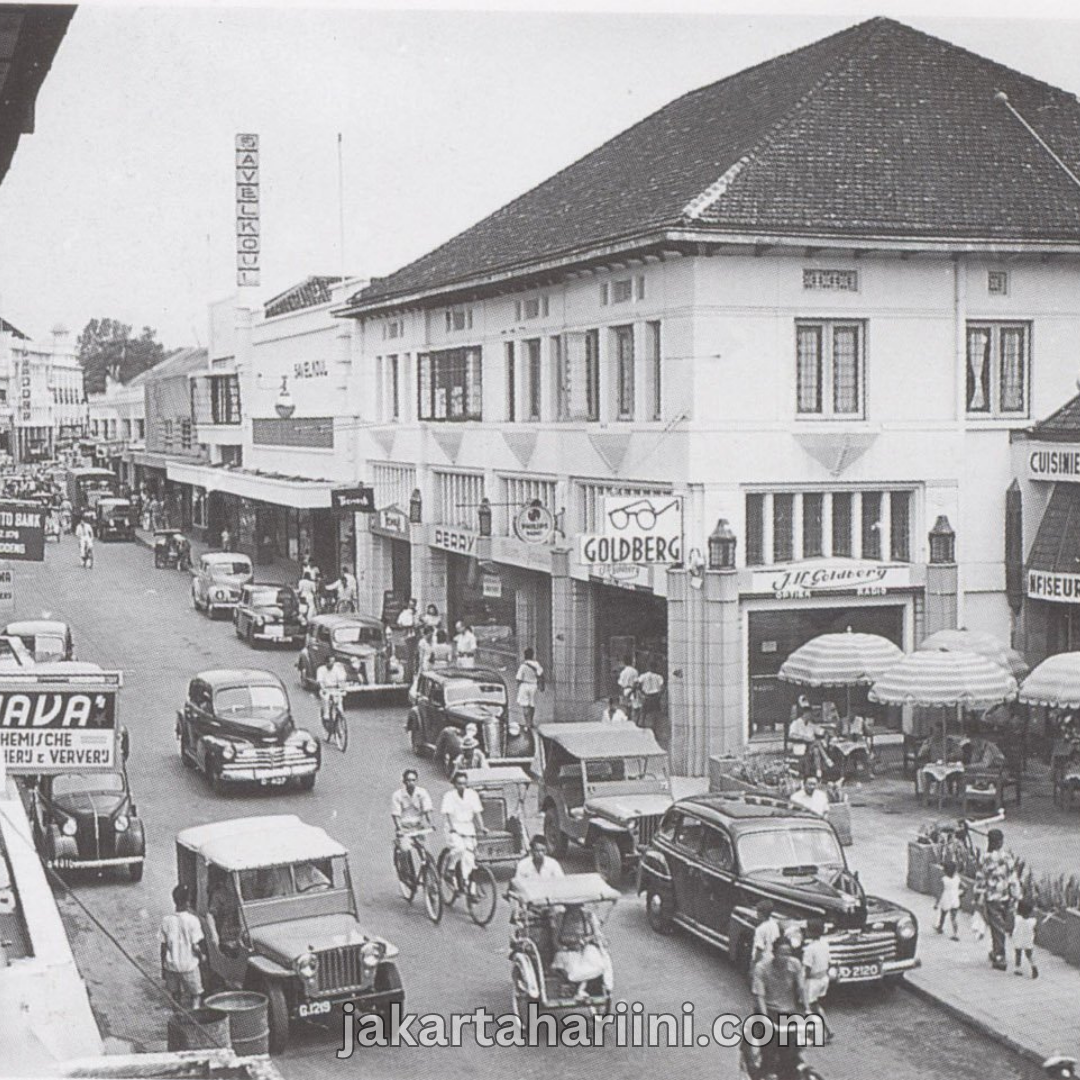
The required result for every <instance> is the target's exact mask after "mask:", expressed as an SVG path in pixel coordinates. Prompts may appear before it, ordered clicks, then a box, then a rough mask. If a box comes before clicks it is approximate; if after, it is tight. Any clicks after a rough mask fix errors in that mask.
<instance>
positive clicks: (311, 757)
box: [176, 669, 322, 792]
mask: <svg viewBox="0 0 1080 1080" xmlns="http://www.w3.org/2000/svg"><path fill="white" fill-rule="evenodd" d="M176 738H177V740H178V742H179V744H180V745H179V749H180V760H181V761H182V762H183V763H184V764H185V765H187V766H188V767H190V768H195V769H200V770H201V771H202V772H203V773H205V774H206V776H207V778H208V779H209V781H210V784H211V786H212V787H213V788H214V790H215V791H217V792H224V791H226V790H227V789H228V788H229V787H231V786H232V785H234V784H238V783H245V782H246V783H256V784H261V785H263V786H264V787H277V786H281V785H284V784H287V783H288V782H289V781H290V780H294V781H296V783H297V785H298V786H299V787H300V788H301V789H302V790H304V791H310V790H311V789H312V788H313V787H314V786H315V775H316V773H318V771H319V767H320V765H321V764H322V754H321V750H320V747H319V740H318V739H316V738H315V736H314V735H312V734H311V733H310V732H307V731H304V730H303V729H302V728H297V727H296V726H295V724H294V723H293V717H292V710H291V709H290V706H289V695H288V694H287V693H286V692H285V686H284V684H283V683H282V681H281V680H280V679H279V678H278V677H277V676H276V675H275V674H273V672H270V671H256V670H251V669H241V670H214V671H203V672H200V673H199V674H198V675H196V676H195V677H194V678H193V679H192V680H191V681H190V682H189V683H188V691H187V701H185V702H184V706H183V708H181V709H179V710H178V711H177V713H176Z"/></svg>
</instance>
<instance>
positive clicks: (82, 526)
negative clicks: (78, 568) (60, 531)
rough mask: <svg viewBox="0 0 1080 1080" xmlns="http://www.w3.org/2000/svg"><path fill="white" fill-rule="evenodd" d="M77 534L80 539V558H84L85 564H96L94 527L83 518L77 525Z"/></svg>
mask: <svg viewBox="0 0 1080 1080" xmlns="http://www.w3.org/2000/svg"><path fill="white" fill-rule="evenodd" d="M75 536H76V538H77V539H78V541H79V558H80V559H81V560H82V564H83V566H93V565H94V527H93V525H91V524H90V522H89V521H88V520H87V519H86V518H83V519H82V521H80V522H79V524H78V525H76V526H75Z"/></svg>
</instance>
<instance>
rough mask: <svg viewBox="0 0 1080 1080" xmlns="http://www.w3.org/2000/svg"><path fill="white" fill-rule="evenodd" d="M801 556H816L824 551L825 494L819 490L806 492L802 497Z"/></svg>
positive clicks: (811, 557)
mask: <svg viewBox="0 0 1080 1080" xmlns="http://www.w3.org/2000/svg"><path fill="white" fill-rule="evenodd" d="M802 516H803V519H802V557H803V558H804V559H813V558H817V557H818V556H820V555H823V554H824V552H825V548H824V544H823V540H824V536H823V530H824V524H825V496H824V495H823V494H822V493H821V492H819V491H813V492H807V493H806V494H805V495H803V498H802Z"/></svg>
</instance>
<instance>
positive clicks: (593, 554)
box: [578, 495, 683, 566]
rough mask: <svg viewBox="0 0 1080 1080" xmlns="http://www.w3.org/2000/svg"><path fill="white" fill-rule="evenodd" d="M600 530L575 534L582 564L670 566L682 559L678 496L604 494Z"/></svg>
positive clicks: (680, 514)
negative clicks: (577, 535) (601, 529)
mask: <svg viewBox="0 0 1080 1080" xmlns="http://www.w3.org/2000/svg"><path fill="white" fill-rule="evenodd" d="M600 519H601V521H602V528H603V532H602V533H585V534H582V535H580V536H579V537H578V562H579V563H580V564H581V565H582V566H616V565H626V566H671V565H672V564H675V563H681V562H682V561H683V504H682V498H681V497H680V496H678V495H608V496H606V497H605V498H604V500H603V505H602V507H601V511H600Z"/></svg>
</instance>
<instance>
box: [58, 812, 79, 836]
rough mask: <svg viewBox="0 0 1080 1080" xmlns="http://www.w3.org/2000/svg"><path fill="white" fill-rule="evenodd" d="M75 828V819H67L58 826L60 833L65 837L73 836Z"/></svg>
mask: <svg viewBox="0 0 1080 1080" xmlns="http://www.w3.org/2000/svg"><path fill="white" fill-rule="evenodd" d="M77 828H78V826H77V825H76V824H75V819H74V818H70V817H69V818H68V819H67V821H65V822H64V824H63V825H61V826H60V831H61V832H62V833H63V834H64V835H65V836H74V835H75V831H76V829H77Z"/></svg>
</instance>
